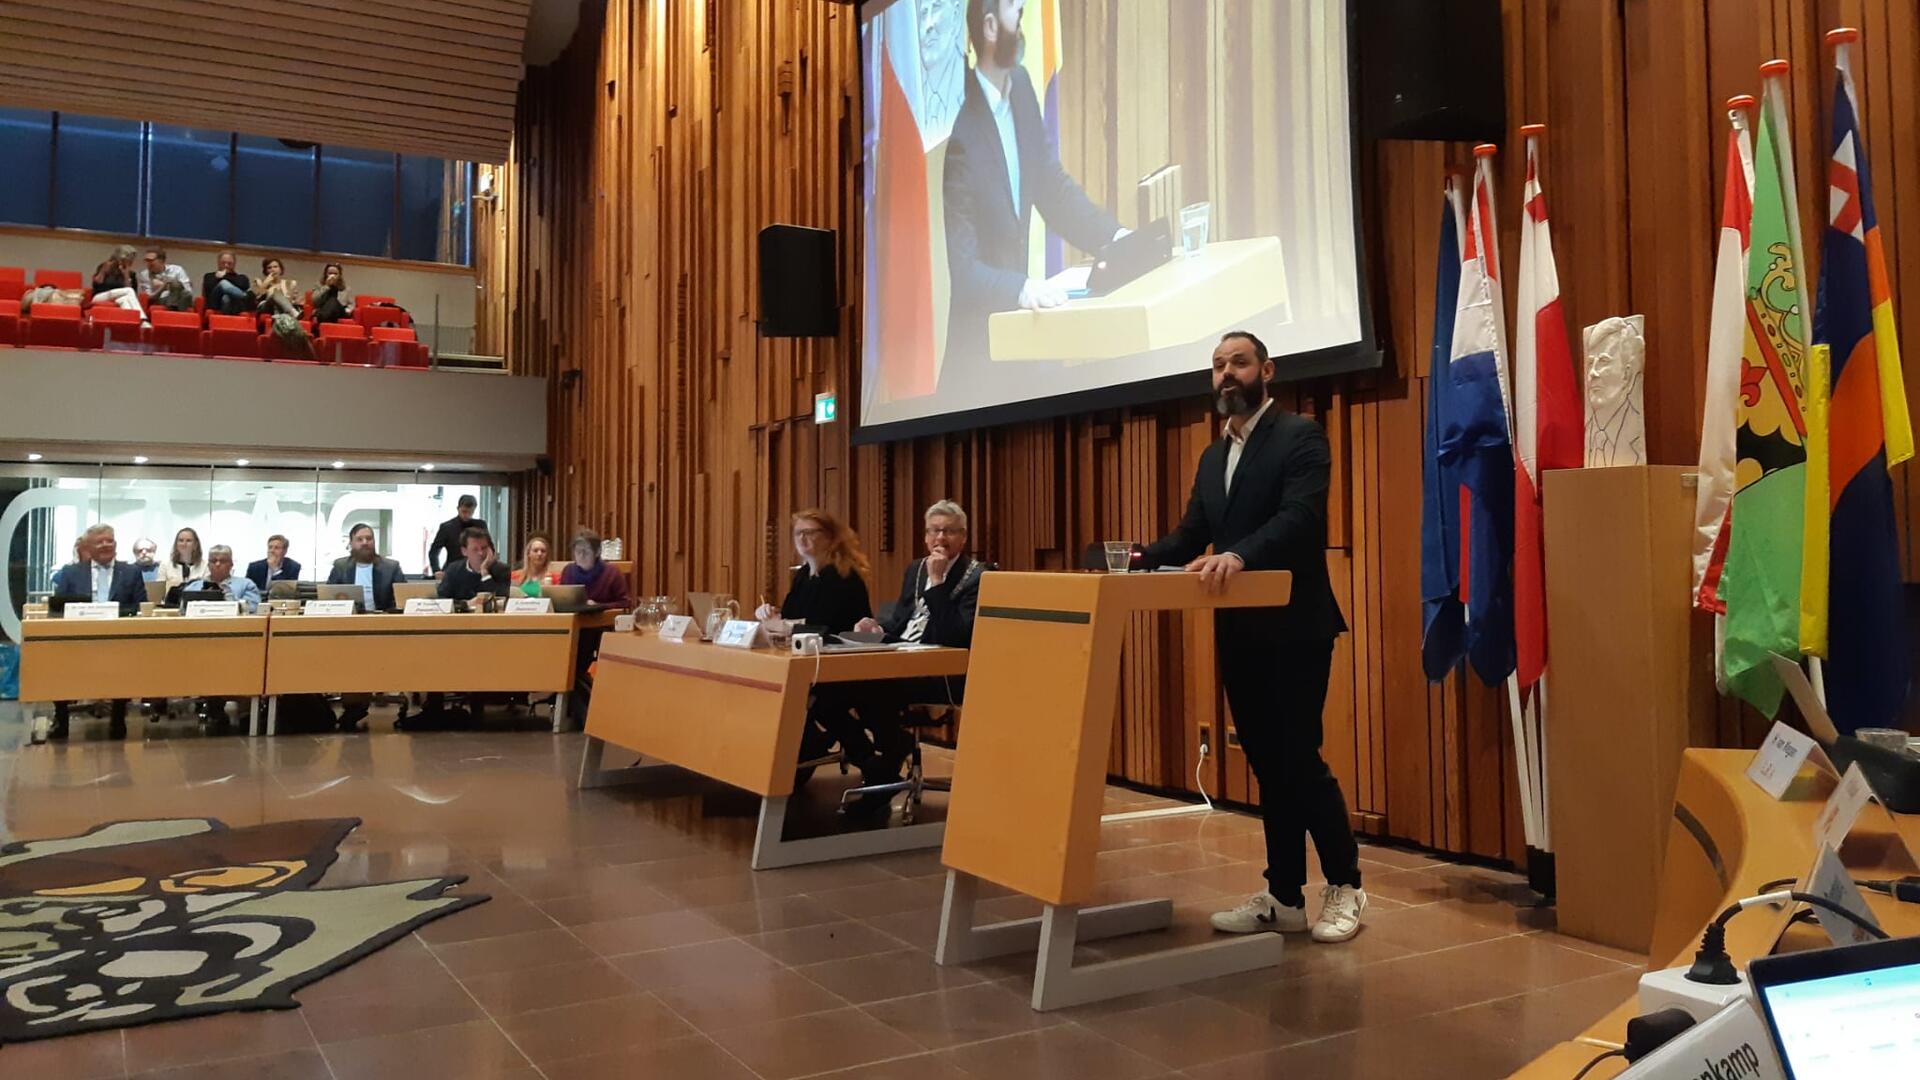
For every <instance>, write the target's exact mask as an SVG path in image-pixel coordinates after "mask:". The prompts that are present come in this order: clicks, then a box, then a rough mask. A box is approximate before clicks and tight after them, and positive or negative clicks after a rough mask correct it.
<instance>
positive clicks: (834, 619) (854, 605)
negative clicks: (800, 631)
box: [780, 563, 873, 634]
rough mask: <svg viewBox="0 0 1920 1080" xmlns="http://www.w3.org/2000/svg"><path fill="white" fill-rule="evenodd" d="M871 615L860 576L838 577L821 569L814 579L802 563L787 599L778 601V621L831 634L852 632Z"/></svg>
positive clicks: (829, 569) (863, 583)
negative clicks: (802, 625)
mask: <svg viewBox="0 0 1920 1080" xmlns="http://www.w3.org/2000/svg"><path fill="white" fill-rule="evenodd" d="M872 614H873V602H872V601H871V600H869V599H868V597H867V583H866V582H865V581H863V580H861V578H860V575H859V574H854V575H853V576H852V577H850V578H848V577H841V576H840V571H838V570H836V569H834V568H833V567H832V566H823V567H821V568H820V573H819V574H818V575H817V576H816V575H815V574H814V573H813V572H812V571H810V570H808V569H807V566H806V564H805V563H802V564H801V565H800V568H799V569H798V570H796V571H795V572H794V575H793V587H792V588H790V589H788V590H787V598H786V599H785V600H782V601H780V617H781V618H783V619H797V620H799V621H800V622H803V623H811V624H812V625H815V626H824V627H826V628H827V630H828V632H829V633H834V634H843V633H845V632H847V631H848V630H851V629H853V626H854V624H855V623H857V622H859V621H860V620H861V619H864V618H867V617H868V616H870V615H872Z"/></svg>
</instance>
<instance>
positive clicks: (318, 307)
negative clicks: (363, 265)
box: [308, 263, 353, 326]
mask: <svg viewBox="0 0 1920 1080" xmlns="http://www.w3.org/2000/svg"><path fill="white" fill-rule="evenodd" d="M308 300H309V302H310V303H311V304H312V305H313V324H314V325H315V326H319V325H321V324H322V323H331V322H345V321H347V320H348V319H351V318H353V294H352V293H351V292H348V291H347V273H346V269H345V268H344V267H342V266H341V265H340V264H339V263H328V264H327V265H326V266H324V267H322V268H321V270H320V287H319V288H317V289H315V290H313V293H312V295H311V296H310V297H309V298H308Z"/></svg>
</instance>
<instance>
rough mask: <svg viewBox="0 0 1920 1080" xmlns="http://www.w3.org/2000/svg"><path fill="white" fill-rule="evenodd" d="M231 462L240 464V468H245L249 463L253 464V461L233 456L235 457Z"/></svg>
mask: <svg viewBox="0 0 1920 1080" xmlns="http://www.w3.org/2000/svg"><path fill="white" fill-rule="evenodd" d="M233 463H234V464H235V465H238V466H240V467H241V468H243V469H244V468H246V467H247V466H249V465H251V464H253V462H251V461H248V460H247V459H246V458H235V459H234V461H233Z"/></svg>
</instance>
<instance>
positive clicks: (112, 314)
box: [80, 304, 147, 350]
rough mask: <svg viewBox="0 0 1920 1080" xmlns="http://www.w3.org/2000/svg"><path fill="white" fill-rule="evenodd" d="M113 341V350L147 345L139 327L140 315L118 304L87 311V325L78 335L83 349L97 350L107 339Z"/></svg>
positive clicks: (94, 307)
mask: <svg viewBox="0 0 1920 1080" xmlns="http://www.w3.org/2000/svg"><path fill="white" fill-rule="evenodd" d="M109 337H111V338H112V339H113V343H114V348H115V349H116V350H118V349H125V348H128V347H133V348H139V347H141V346H144V345H145V344H146V343H147V335H146V334H145V333H144V332H143V329H142V327H141V318H140V313H139V312H137V311H130V310H128V309H126V308H123V307H121V306H119V305H118V304H96V305H94V306H93V307H92V308H89V309H88V311H87V324H86V326H85V327H84V328H82V330H81V333H80V340H81V343H82V344H83V346H84V347H85V348H89V349H98V348H101V347H103V346H104V344H105V343H106V341H107V339H108V338H109Z"/></svg>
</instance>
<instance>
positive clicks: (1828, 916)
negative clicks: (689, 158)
mask: <svg viewBox="0 0 1920 1080" xmlns="http://www.w3.org/2000/svg"><path fill="white" fill-rule="evenodd" d="M1806 891H1807V892H1809V893H1812V894H1813V895H1814V896H1818V897H1821V898H1823V899H1825V900H1827V901H1829V902H1831V903H1834V904H1838V905H1840V906H1841V907H1843V908H1845V909H1846V910H1848V911H1851V912H1853V913H1854V914H1855V915H1857V916H1859V917H1860V918H1862V919H1864V920H1866V923H1867V925H1868V926H1874V927H1878V926H1879V925H1880V920H1878V919H1876V918H1874V917H1873V909H1872V908H1870V907H1868V906H1867V898H1866V897H1864V896H1862V895H1860V886H1858V885H1855V884H1854V883H1853V875H1852V874H1851V873H1849V872H1848V871H1847V868H1846V866H1845V865H1843V864H1842V863H1841V862H1840V853H1839V852H1837V851H1835V850H1834V849H1832V848H1830V847H1823V848H1821V849H1820V855H1819V857H1818V858H1817V859H1815V860H1814V863H1813V874H1812V875H1811V877H1810V878H1809V880H1808V881H1807V889H1806ZM1813 915H1814V918H1816V919H1819V920H1820V929H1822V930H1825V931H1826V932H1827V936H1828V937H1829V938H1832V939H1833V943H1834V944H1835V945H1859V944H1861V943H1863V942H1868V941H1872V940H1873V935H1872V934H1870V933H1868V932H1867V931H1866V930H1865V929H1863V928H1862V927H1861V926H1860V925H1859V924H1857V923H1854V922H1850V921H1848V920H1847V919H1844V918H1842V917H1840V916H1838V915H1835V914H1834V913H1833V912H1831V911H1828V910H1827V909H1826V908H1823V907H1819V906H1815V907H1814V909H1813Z"/></svg>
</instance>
